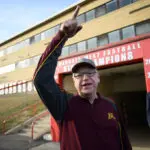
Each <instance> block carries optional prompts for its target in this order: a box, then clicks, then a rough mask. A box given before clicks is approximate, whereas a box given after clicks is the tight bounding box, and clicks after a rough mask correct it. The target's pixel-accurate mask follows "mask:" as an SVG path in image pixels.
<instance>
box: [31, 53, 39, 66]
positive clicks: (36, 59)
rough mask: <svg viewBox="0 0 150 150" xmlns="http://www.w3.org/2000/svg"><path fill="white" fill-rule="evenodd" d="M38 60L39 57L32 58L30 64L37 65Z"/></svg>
mask: <svg viewBox="0 0 150 150" xmlns="http://www.w3.org/2000/svg"><path fill="white" fill-rule="evenodd" d="M40 58H41V55H38V56H35V57H33V58H32V64H33V65H37V63H38V62H39V60H40Z"/></svg>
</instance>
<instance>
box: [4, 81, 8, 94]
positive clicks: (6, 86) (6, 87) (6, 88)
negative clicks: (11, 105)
mask: <svg viewBox="0 0 150 150" xmlns="http://www.w3.org/2000/svg"><path fill="white" fill-rule="evenodd" d="M4 92H5V94H8V83H5V91H4Z"/></svg>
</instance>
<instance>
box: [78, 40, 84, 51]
mask: <svg viewBox="0 0 150 150" xmlns="http://www.w3.org/2000/svg"><path fill="white" fill-rule="evenodd" d="M77 47H78V52H82V51H85V50H86V41H82V42H79V43H78V44H77Z"/></svg>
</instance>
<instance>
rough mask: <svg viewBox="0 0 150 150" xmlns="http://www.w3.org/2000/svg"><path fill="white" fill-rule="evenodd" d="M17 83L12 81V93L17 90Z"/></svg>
mask: <svg viewBox="0 0 150 150" xmlns="http://www.w3.org/2000/svg"><path fill="white" fill-rule="evenodd" d="M16 84H17V83H16V82H13V93H16V92H17V85H16Z"/></svg>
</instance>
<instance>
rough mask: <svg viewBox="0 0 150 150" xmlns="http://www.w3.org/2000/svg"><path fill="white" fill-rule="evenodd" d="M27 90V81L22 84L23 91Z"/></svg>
mask: <svg viewBox="0 0 150 150" xmlns="http://www.w3.org/2000/svg"><path fill="white" fill-rule="evenodd" d="M26 90H27V89H26V83H25V82H24V83H23V84H22V91H23V92H26Z"/></svg>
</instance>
